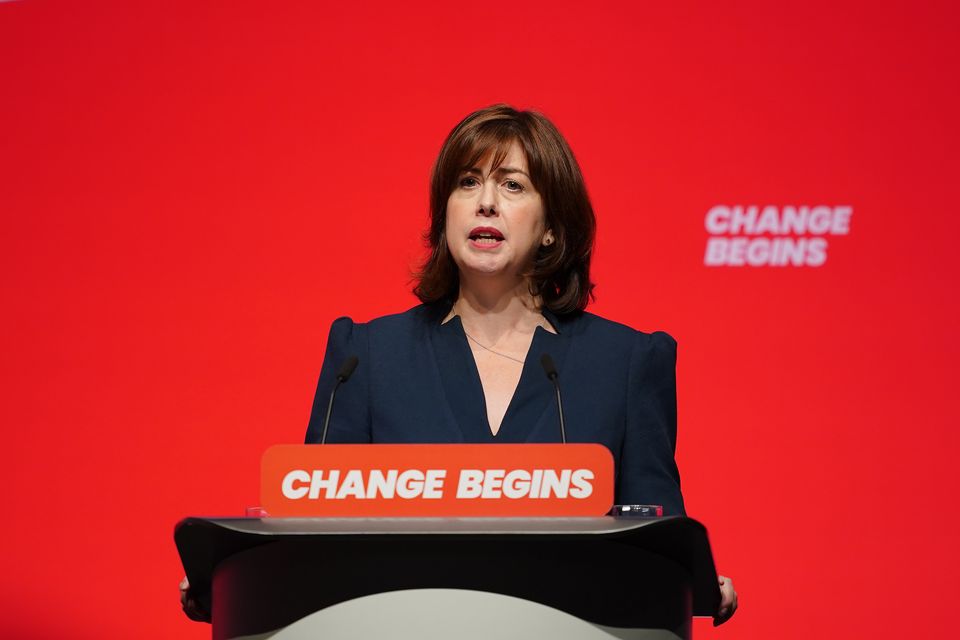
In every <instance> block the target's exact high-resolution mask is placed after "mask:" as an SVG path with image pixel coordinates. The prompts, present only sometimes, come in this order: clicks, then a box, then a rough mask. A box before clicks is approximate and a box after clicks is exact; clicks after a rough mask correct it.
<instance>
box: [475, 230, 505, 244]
mask: <svg viewBox="0 0 960 640" xmlns="http://www.w3.org/2000/svg"><path fill="white" fill-rule="evenodd" d="M481 233H489V234H490V235H492V236H493V237H494V238H496V239H497V240H500V241H502V240H503V232H502V231H500V229H496V228H494V227H474V228H473V229H470V233H468V234H467V237H468V238H469V237H470V236H475V235H479V234H481Z"/></svg>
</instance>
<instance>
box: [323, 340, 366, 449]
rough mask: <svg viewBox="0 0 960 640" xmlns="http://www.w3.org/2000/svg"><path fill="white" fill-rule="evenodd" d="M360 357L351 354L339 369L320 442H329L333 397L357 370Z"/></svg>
mask: <svg viewBox="0 0 960 640" xmlns="http://www.w3.org/2000/svg"><path fill="white" fill-rule="evenodd" d="M359 363H360V359H359V358H358V357H357V356H350V357H349V358H347V359H346V360H344V361H343V364H342V365H340V371H337V384H335V385H333V391H331V392H330V403H329V404H327V417H326V418H325V419H324V420H323V435H322V436H321V437H320V444H325V443H326V442H327V427H329V426H330V414H331V413H332V412H333V398H334V397H335V396H336V395H337V389H339V388H340V385H342V384H343V383H344V382H346V381H347V380H349V379H350V376H352V375H353V372H354V370H356V368H357V365H358V364H359Z"/></svg>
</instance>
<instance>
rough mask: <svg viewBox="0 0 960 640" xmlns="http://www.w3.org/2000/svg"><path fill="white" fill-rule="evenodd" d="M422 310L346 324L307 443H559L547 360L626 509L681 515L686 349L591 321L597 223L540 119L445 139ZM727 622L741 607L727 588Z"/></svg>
mask: <svg viewBox="0 0 960 640" xmlns="http://www.w3.org/2000/svg"><path fill="white" fill-rule="evenodd" d="M430 208H431V224H430V229H429V232H428V234H427V239H428V241H429V245H430V249H431V253H430V256H429V258H428V259H427V261H426V263H425V264H424V266H423V269H422V270H421V272H420V273H419V276H418V281H417V285H416V288H415V290H414V292H415V293H416V295H417V297H418V298H419V299H420V300H421V302H422V303H423V304H422V305H420V306H418V307H415V308H413V309H411V310H409V311H407V312H405V313H402V314H397V315H393V316H386V317H383V318H377V319H375V320H373V321H371V322H369V323H366V324H358V323H354V322H353V321H351V320H350V319H349V318H340V319H338V320H336V321H335V322H334V323H333V326H332V328H331V330H330V336H329V339H328V342H327V352H326V355H325V358H324V364H323V368H322V371H321V374H320V381H319V384H318V386H317V393H316V396H315V399H314V405H313V412H312V415H311V418H310V423H309V427H308V429H307V435H306V442H307V443H312V442H319V441H320V440H321V433H322V430H323V422H324V418H325V414H326V404H327V400H328V398H329V397H330V392H331V391H332V389H333V386H334V384H335V383H336V377H337V372H338V370H339V369H340V368H341V366H342V364H343V363H344V362H345V361H346V360H348V359H349V358H351V357H353V356H355V357H357V358H359V366H358V368H357V370H356V372H355V373H354V374H353V376H352V377H351V378H350V381H349V382H348V383H347V384H345V385H344V386H343V387H342V388H341V389H340V390H339V391H338V395H337V405H336V408H335V410H334V412H333V415H332V417H331V420H330V424H329V428H328V432H327V436H326V442H328V443H355V442H377V443H398V442H479V443H494V442H556V441H558V440H559V439H560V433H559V426H558V424H559V416H558V414H557V406H556V401H555V396H554V389H553V385H552V383H551V382H550V380H549V379H548V378H547V377H546V375H545V373H544V371H543V369H542V368H541V364H540V358H541V356H542V355H543V354H545V353H546V354H549V355H550V356H551V358H552V359H553V361H554V362H555V364H556V368H557V370H558V371H559V382H560V384H561V385H562V387H563V389H564V391H565V394H564V406H563V409H564V415H565V419H566V420H565V422H566V437H567V440H568V441H570V442H598V443H601V444H604V445H606V446H607V447H608V448H609V449H610V451H611V452H612V453H613V457H614V460H615V462H616V470H617V485H616V487H615V494H616V502H617V503H618V504H658V505H662V506H663V508H664V513H665V514H683V513H684V506H683V497H682V495H681V493H680V477H679V473H678V471H677V466H676V463H675V461H674V450H675V446H676V384H675V373H674V371H675V362H676V343H675V342H674V340H673V339H672V338H671V337H670V336H668V335H667V334H665V333H653V334H646V333H641V332H638V331H635V330H633V329H630V328H629V327H626V326H624V325H621V324H617V323H614V322H610V321H608V320H604V319H602V318H599V317H598V316H595V315H592V314H589V313H586V312H585V311H584V309H585V307H586V306H587V303H588V301H589V300H590V297H591V290H592V288H593V284H592V283H591V282H590V256H591V252H592V248H593V240H594V231H595V219H594V214H593V209H592V207H591V204H590V199H589V197H588V196H587V191H586V187H585V185H584V182H583V177H582V175H581V173H580V169H579V166H578V165H577V162H576V160H575V158H574V156H573V153H572V152H571V151H570V148H569V146H568V145H567V143H566V141H565V140H564V139H563V137H562V136H561V135H560V133H559V131H557V129H556V128H555V127H554V126H553V125H552V124H551V123H550V122H549V121H548V120H547V119H546V118H545V117H544V116H542V115H540V114H538V113H534V112H529V111H526V112H523V111H517V110H515V109H513V108H511V107H509V106H506V105H496V106H492V107H489V108H486V109H482V110H480V111H477V112H475V113H473V114H470V115H469V116H467V118H465V119H464V120H463V121H462V122H461V123H460V124H459V125H457V127H456V128H454V130H453V131H452V132H451V133H450V135H449V136H448V137H447V140H446V141H445V142H444V145H443V147H442V149H441V151H440V155H439V157H438V158H437V162H436V166H435V167H434V171H433V176H432V179H431V190H430ZM720 585H721V594H722V602H721V605H720V609H719V611H718V613H717V616H716V617H715V624H719V623H721V622H723V621H725V620H726V619H727V618H729V617H730V616H731V615H732V614H733V612H734V611H735V609H736V606H737V605H736V593H735V592H734V591H733V585H732V583H731V582H730V581H729V580H728V579H726V578H723V577H721V578H720Z"/></svg>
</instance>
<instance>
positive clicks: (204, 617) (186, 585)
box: [180, 576, 210, 622]
mask: <svg viewBox="0 0 960 640" xmlns="http://www.w3.org/2000/svg"><path fill="white" fill-rule="evenodd" d="M180 606H181V607H183V612H184V613H185V614H187V617H188V618H190V619H191V620H196V621H197V622H210V613H209V612H208V611H207V610H206V609H204V608H203V607H202V606H200V603H199V602H197V601H196V600H194V599H193V598H192V597H190V581H189V580H187V577H186V576H184V577H183V580H181V581H180Z"/></svg>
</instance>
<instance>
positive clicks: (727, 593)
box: [713, 576, 737, 626]
mask: <svg viewBox="0 0 960 640" xmlns="http://www.w3.org/2000/svg"><path fill="white" fill-rule="evenodd" d="M717 579H718V580H719V581H720V608H719V609H717V615H715V616H713V626H717V625H719V624H723V623H724V622H726V621H727V620H729V619H730V617H731V616H732V615H733V614H734V613H735V612H736V610H737V592H736V591H734V590H733V580H731V579H730V578H728V577H726V576H717Z"/></svg>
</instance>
